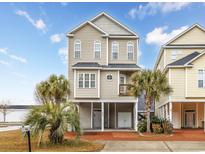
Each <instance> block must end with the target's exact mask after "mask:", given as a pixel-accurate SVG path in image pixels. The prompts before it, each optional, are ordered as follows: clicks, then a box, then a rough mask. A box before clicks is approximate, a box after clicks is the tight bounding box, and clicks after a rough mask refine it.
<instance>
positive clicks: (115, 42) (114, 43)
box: [111, 41, 120, 60]
mask: <svg viewBox="0 0 205 154" xmlns="http://www.w3.org/2000/svg"><path fill="white" fill-rule="evenodd" d="M114 45H116V46H117V52H113V46H114ZM119 50H120V45H119V42H117V41H113V42H112V44H111V54H112V56H111V57H112V60H118V59H119V52H120V51H119ZM113 53H117V59H114V58H113Z"/></svg>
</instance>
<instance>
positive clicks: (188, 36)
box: [170, 27, 205, 45]
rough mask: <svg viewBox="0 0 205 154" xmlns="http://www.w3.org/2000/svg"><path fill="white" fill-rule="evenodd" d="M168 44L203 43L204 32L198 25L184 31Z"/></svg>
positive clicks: (204, 40)
mask: <svg viewBox="0 0 205 154" xmlns="http://www.w3.org/2000/svg"><path fill="white" fill-rule="evenodd" d="M170 44H171V45H178V44H205V32H204V31H202V30H201V29H199V28H198V27H195V28H193V29H192V30H191V31H189V32H188V33H185V34H184V35H182V36H181V37H179V38H178V39H176V40H175V41H173V42H172V43H170Z"/></svg>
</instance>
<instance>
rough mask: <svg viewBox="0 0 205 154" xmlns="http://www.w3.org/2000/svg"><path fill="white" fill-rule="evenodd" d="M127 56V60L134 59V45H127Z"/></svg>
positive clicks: (130, 43) (129, 43) (131, 43)
mask: <svg viewBox="0 0 205 154" xmlns="http://www.w3.org/2000/svg"><path fill="white" fill-rule="evenodd" d="M127 56H128V60H133V58H134V44H133V42H128V43H127Z"/></svg>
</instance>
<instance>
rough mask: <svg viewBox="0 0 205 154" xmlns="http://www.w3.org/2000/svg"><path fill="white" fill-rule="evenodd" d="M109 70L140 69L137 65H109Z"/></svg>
mask: <svg viewBox="0 0 205 154" xmlns="http://www.w3.org/2000/svg"><path fill="white" fill-rule="evenodd" d="M105 67H107V68H140V67H139V66H137V65H136V64H108V66H105Z"/></svg>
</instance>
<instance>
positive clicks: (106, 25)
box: [93, 16, 131, 35]
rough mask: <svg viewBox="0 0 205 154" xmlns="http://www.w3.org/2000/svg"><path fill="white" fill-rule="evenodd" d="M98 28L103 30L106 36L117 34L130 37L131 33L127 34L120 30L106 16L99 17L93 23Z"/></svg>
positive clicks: (118, 26)
mask: <svg viewBox="0 0 205 154" xmlns="http://www.w3.org/2000/svg"><path fill="white" fill-rule="evenodd" d="M93 23H94V24H96V25H97V26H98V27H100V28H101V29H103V30H104V31H105V32H107V33H108V34H117V35H120V34H121V35H130V34H131V33H130V32H128V31H127V30H126V29H124V28H122V27H121V26H120V25H118V24H117V23H115V22H113V21H112V20H110V19H108V18H107V17H106V16H101V17H100V18H98V19H97V20H95V21H93Z"/></svg>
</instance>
